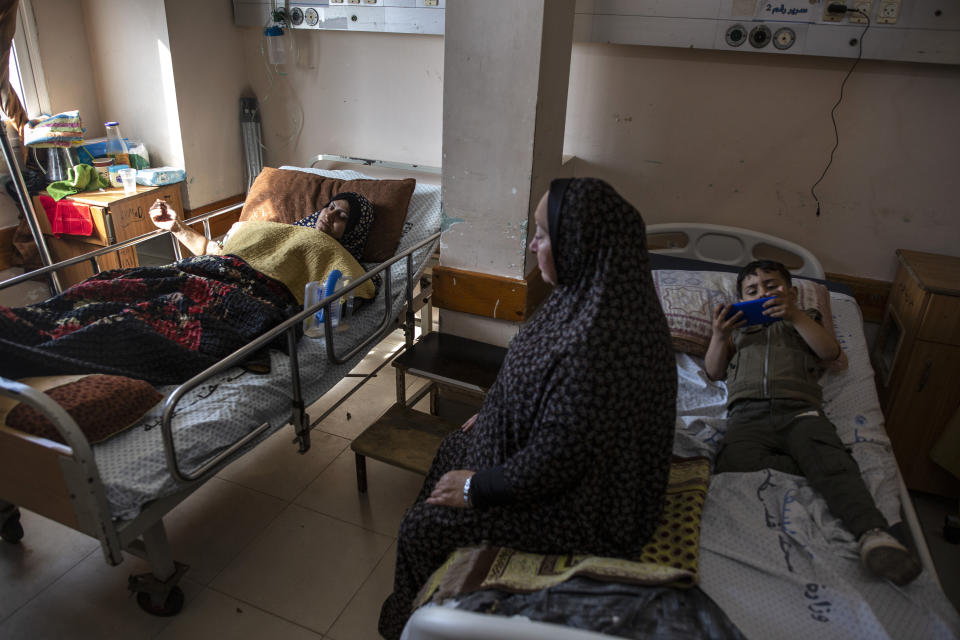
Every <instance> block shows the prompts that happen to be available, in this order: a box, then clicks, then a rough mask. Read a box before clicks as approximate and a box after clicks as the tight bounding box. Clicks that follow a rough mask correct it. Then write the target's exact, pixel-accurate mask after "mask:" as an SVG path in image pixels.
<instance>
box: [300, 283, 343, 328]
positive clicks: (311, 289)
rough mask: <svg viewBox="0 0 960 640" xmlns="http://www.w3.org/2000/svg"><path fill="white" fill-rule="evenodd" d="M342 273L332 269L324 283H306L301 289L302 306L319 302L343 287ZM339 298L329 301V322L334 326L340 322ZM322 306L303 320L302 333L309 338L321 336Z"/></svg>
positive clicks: (305, 306) (322, 326) (322, 325)
mask: <svg viewBox="0 0 960 640" xmlns="http://www.w3.org/2000/svg"><path fill="white" fill-rule="evenodd" d="M342 275H343V274H342V273H341V272H340V271H339V270H338V269H334V270H333V271H331V272H330V276H329V277H328V278H327V282H326V284H324V283H322V282H318V281H316V280H312V281H310V282H308V283H307V284H306V286H305V287H304V289H303V308H304V309H307V308H309V307H312V306H313V305H315V304H317V303H318V302H320V301H321V300H322V299H324V298H326V297H328V296H330V295H333V294H334V293H335V292H336V291H338V290H340V289H342V288H343V286H344V285H343V278H341V276H342ZM340 304H341V301H340V300H335V301H334V302H331V303H330V324H331V325H332V326H333V327H334V328H336V327H337V325H339V324H340ZM323 312H324V310H323V308H321V309H320V310H319V311H317V312H316V313H313V314H310V315H309V316H307V317H306V318H304V320H303V334H304V335H305V336H307V337H309V338H321V337H323V331H324V324H323Z"/></svg>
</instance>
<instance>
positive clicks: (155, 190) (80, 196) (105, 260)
mask: <svg viewBox="0 0 960 640" xmlns="http://www.w3.org/2000/svg"><path fill="white" fill-rule="evenodd" d="M180 185H181V183H179V182H178V183H176V184H168V185H163V186H160V187H144V186H139V185H138V186H137V193H136V195H131V196H126V195H124V192H123V189H122V188H113V189H104V190H103V191H88V192H80V193H77V194H74V195H72V196H67V199H68V200H72V201H73V202H78V203H81V204H86V205H89V206H90V216H91V218H92V219H93V233H92V234H91V235H89V236H74V235H66V234H62V235H61V237H59V238H57V237H55V236H54V235H53V234H52V231H51V228H50V221H49V220H48V219H47V216H46V215H45V214H44V210H43V205H42V204H40V199H39V198H37V197H34V198H33V207H34V210H35V211H36V212H37V222H38V223H39V224H40V230H41V231H42V232H43V234H44V236H45V237H44V239H45V240H46V242H47V247H49V249H50V254H51V256H52V257H53V259H54V261H57V262H59V261H60V260H66V259H67V258H73V257H76V256H79V255H83V254H84V253H87V252H88V251H94V250H96V249H99V248H100V247H105V246H108V245H111V244H115V243H117V242H121V241H123V240H129V239H130V238H135V237H137V236H139V235H142V234H144V233H148V232H150V231H154V230H155V229H156V227H155V226H153V223H152V222H150V216H149V215H148V213H147V211H148V210H149V209H150V205H152V204H153V202H154V200H156V199H157V198H162V199H164V200H166V201H167V203H168V204H169V205H170V206H171V207H173V208H174V209H176V210H177V211H181V212H182V211H183V201H182V199H181V197H180ZM97 264H98V265H99V266H100V270H101V271H106V270H108V269H119V268H121V267H136V266H138V265H139V264H140V262H139V260H138V259H137V251H136V249H135V248H133V247H128V248H126V249H120V250H119V251H117V252H115V253H108V254H105V255H102V256H100V257H99V258H97ZM57 274H58V276H59V279H60V284H61V286H62V287H63V288H64V289H66V288H67V287H69V286H70V285H73V284H76V283H78V282H80V281H81V280H84V279H86V278H89V277H90V276H92V275H93V267H92V265H90V263H89V262H82V263H80V264H75V265H73V266H70V267H66V268H63V269H59V270H58V271H57Z"/></svg>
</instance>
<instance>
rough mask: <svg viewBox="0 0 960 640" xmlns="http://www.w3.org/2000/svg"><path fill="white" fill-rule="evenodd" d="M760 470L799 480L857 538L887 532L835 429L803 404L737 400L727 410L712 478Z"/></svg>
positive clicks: (821, 412) (857, 470)
mask: <svg viewBox="0 0 960 640" xmlns="http://www.w3.org/2000/svg"><path fill="white" fill-rule="evenodd" d="M761 469H776V470H778V471H784V472H786V473H791V474H794V475H798V476H805V477H806V478H807V480H809V481H810V484H811V485H812V486H813V488H814V489H816V491H817V492H818V493H819V494H820V495H822V496H823V497H824V499H825V500H826V501H827V507H829V509H830V512H831V513H833V515H835V516H837V517H838V518H840V519H841V520H842V521H843V524H844V525H845V526H846V527H847V529H849V530H850V532H851V533H852V534H853V535H854V536H855V537H857V538H859V537H860V534H862V533H863V532H864V531H868V530H870V529H886V528H887V521H886V519H885V518H884V517H883V514H882V513H880V511H879V510H878V509H877V507H876V505H875V504H874V502H873V497H872V496H871V495H870V492H869V491H867V487H866V485H865V484H864V483H863V477H862V476H861V475H860V467H858V466H857V462H856V460H854V459H853V456H851V455H850V453H849V452H848V451H847V449H846V448H845V447H844V446H843V443H842V442H841V441H840V438H839V436H837V430H836V427H834V426H833V423H831V422H830V421H829V420H827V418H826V417H825V416H824V414H823V411H820V410H818V409H816V408H814V407H813V406H812V405H810V404H809V403H807V402H804V401H803V400H786V399H780V400H740V401H738V402H736V403H734V405H733V406H732V407H731V408H730V411H729V413H728V422H727V434H726V435H725V436H724V438H723V441H722V442H721V444H720V452H719V453H718V454H717V463H716V469H715V472H716V473H724V472H726V471H760V470H761Z"/></svg>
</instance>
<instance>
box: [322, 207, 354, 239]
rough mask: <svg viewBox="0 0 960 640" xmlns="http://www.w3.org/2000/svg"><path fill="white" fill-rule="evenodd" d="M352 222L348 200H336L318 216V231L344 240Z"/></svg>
mask: <svg viewBox="0 0 960 640" xmlns="http://www.w3.org/2000/svg"><path fill="white" fill-rule="evenodd" d="M349 220H350V203H349V202H347V201H346V200H334V201H333V202H331V203H330V204H328V205H327V206H326V207H324V208H323V209H321V210H320V215H319V216H317V229H320V231H323V232H324V233H326V234H327V235H328V236H332V237H334V238H336V239H337V240H340V239H341V238H343V234H344V232H345V231H346V230H347V221H349Z"/></svg>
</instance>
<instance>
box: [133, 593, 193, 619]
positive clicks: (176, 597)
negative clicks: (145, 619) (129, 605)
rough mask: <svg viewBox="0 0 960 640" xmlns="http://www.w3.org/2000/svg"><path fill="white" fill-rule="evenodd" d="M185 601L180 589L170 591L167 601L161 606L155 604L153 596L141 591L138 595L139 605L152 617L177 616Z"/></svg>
mask: <svg viewBox="0 0 960 640" xmlns="http://www.w3.org/2000/svg"><path fill="white" fill-rule="evenodd" d="M183 601H184V597H183V589H181V588H180V587H174V588H173V589H170V593H168V594H167V598H166V600H164V602H163V604H161V605H159V606H158V605H155V604H154V603H153V596H152V595H150V594H149V593H147V592H145V591H141V592H139V593H138V594H137V604H138V605H140V608H141V609H143V610H144V611H146V612H147V613H149V614H150V615H152V616H162V617H169V616H175V615H177V614H178V613H180V610H181V609H183Z"/></svg>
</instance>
